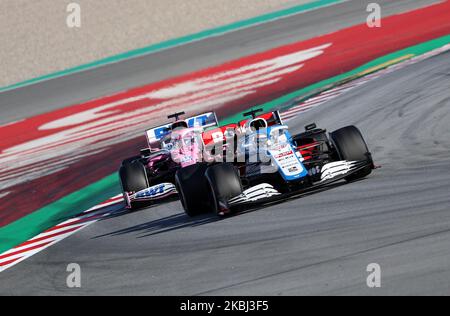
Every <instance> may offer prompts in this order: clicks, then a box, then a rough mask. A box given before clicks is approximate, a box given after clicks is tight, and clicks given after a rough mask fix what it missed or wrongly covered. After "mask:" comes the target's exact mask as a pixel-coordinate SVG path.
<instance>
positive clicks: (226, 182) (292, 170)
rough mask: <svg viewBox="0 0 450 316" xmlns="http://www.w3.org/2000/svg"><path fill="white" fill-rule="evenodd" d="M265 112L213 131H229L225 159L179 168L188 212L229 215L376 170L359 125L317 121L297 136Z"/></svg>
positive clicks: (177, 181)
mask: <svg viewBox="0 0 450 316" xmlns="http://www.w3.org/2000/svg"><path fill="white" fill-rule="evenodd" d="M260 112H261V110H256V111H251V112H249V113H246V114H245V116H251V119H248V120H244V121H242V122H239V123H237V124H231V125H229V126H225V127H222V128H220V129H216V130H212V131H211V132H210V134H216V137H215V139H216V140H218V139H220V137H217V133H219V134H220V131H222V132H223V131H224V130H225V132H224V133H223V134H222V135H223V139H224V140H226V143H225V144H224V145H223V146H222V144H219V147H223V148H224V154H223V158H224V161H223V162H214V163H208V162H203V163H197V164H193V165H190V166H188V167H186V168H183V169H179V170H177V172H176V174H175V184H176V188H177V191H178V192H179V195H180V200H181V203H182V206H183V208H184V210H185V212H186V214H187V215H189V216H195V215H198V214H201V213H205V212H215V213H216V214H217V215H219V216H223V215H227V214H230V213H231V212H232V211H233V210H234V209H235V208H237V207H238V206H251V205H255V204H257V205H260V204H264V203H267V202H275V201H278V200H283V199H286V198H288V197H290V196H293V195H297V194H301V193H306V192H310V191H314V190H317V189H321V188H324V187H325V186H327V185H329V184H331V183H334V182H336V181H340V180H346V181H354V180H358V179H361V178H364V177H366V176H368V175H369V174H370V173H371V172H372V170H373V169H374V168H375V166H374V162H373V159H372V155H371V153H370V152H369V150H368V148H367V145H366V142H365V141H364V139H363V137H362V135H361V133H360V131H359V130H358V129H357V128H356V127H354V126H348V127H344V128H341V129H339V130H337V131H334V132H332V133H330V134H327V131H326V130H324V129H319V128H317V126H316V124H311V125H308V126H306V128H305V131H304V132H303V133H301V134H298V135H295V136H291V134H290V133H289V130H288V126H286V125H284V124H283V122H282V119H281V117H280V114H279V113H278V112H273V113H267V114H263V115H260V116H258V115H257V114H258V113H260ZM204 138H205V136H204ZM217 143H220V142H217ZM219 150H220V149H219ZM230 152H233V155H230Z"/></svg>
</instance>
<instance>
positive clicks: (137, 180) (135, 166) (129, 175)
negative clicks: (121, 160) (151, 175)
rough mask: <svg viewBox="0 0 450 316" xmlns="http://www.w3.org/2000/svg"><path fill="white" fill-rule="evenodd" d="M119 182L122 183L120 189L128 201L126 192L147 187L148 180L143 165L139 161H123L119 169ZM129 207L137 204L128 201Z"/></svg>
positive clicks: (137, 190)
mask: <svg viewBox="0 0 450 316" xmlns="http://www.w3.org/2000/svg"><path fill="white" fill-rule="evenodd" d="M119 176H120V183H121V185H122V191H123V194H124V198H125V200H126V201H128V199H127V197H126V195H127V194H128V193H127V192H134V193H136V192H139V191H142V190H145V189H147V188H148V187H149V181H148V178H147V172H146V170H145V166H144V165H143V164H142V163H140V162H139V161H134V162H132V163H125V164H123V165H122V166H121V167H120V169H119ZM129 206H130V207H131V208H134V207H135V206H137V205H134V203H133V204H131V203H130V205H129Z"/></svg>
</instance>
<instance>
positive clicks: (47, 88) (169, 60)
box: [0, 0, 439, 124]
mask: <svg viewBox="0 0 450 316" xmlns="http://www.w3.org/2000/svg"><path fill="white" fill-rule="evenodd" d="M371 2H373V1H370V0H362V1H361V0H353V1H348V2H344V3H341V4H338V5H333V6H331V7H327V8H322V9H318V10H315V11H311V12H308V13H303V14H297V15H294V16H291V17H287V18H283V19H280V20H276V21H273V22H269V23H266V24H263V25H257V26H254V27H250V28H246V29H241V30H237V31H235V32H232V33H229V34H225V35H223V36H219V37H212V38H209V39H206V40H202V41H199V42H194V43H191V44H188V45H184V46H180V47H175V48H172V49H168V50H165V51H161V52H159V53H155V54H151V55H146V56H142V57H138V58H134V59H130V60H128V61H124V62H120V63H117V64H111V65H108V66H105V67H101V68H97V69H92V70H88V71H84V72H81V73H77V74H73V75H70V76H67V77H63V78H57V79H54V80H49V81H45V82H42V83H38V84H35V85H32V86H28V87H25V88H21V89H16V90H12V91H9V92H4V93H0V113H1V116H0V124H4V123H10V122H12V121H16V120H20V119H22V118H24V117H29V116H32V115H37V114H41V113H45V112H48V111H51V110H55V109H60V108H63V107H65V106H70V105H73V104H78V103H82V102H85V101H88V100H92V99H94V98H98V97H102V96H105V95H110V94H114V93H116V92H121V91H124V90H127V89H129V88H134V87H137V86H142V85H146V84H149V83H152V82H156V81H161V80H163V79H166V78H171V77H173V76H177V75H180V74H185V73H188V72H192V71H195V70H199V69H203V68H206V67H210V66H215V65H218V64H220V63H223V62H227V61H230V60H233V59H237V58H240V57H243V56H248V55H251V54H254V53H258V52H262V51H266V50H269V49H271V48H274V47H278V46H281V45H285V44H289V43H294V42H297V41H301V40H306V39H310V38H313V37H315V36H320V35H324V34H328V33H331V32H334V31H336V30H340V29H343V28H345V27H350V26H353V25H357V24H361V23H365V21H366V18H367V15H368V13H367V12H366V8H367V4H368V3H371ZM437 2H439V1H438V0H399V1H391V0H380V1H377V3H379V4H380V5H381V6H382V14H383V16H390V15H393V14H398V13H403V12H407V11H410V10H414V9H417V8H420V7H423V6H426V5H429V4H433V3H437Z"/></svg>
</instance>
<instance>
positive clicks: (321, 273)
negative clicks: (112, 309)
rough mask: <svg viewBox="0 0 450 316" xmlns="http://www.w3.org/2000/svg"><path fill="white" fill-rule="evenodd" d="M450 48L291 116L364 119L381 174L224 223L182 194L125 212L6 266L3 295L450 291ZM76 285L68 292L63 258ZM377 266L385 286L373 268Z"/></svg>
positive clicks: (303, 120)
mask: <svg viewBox="0 0 450 316" xmlns="http://www.w3.org/2000/svg"><path fill="white" fill-rule="evenodd" d="M449 58H450V54H449V53H446V54H443V55H440V56H437V57H433V58H431V59H429V60H426V61H423V62H420V63H418V64H416V65H411V66H408V67H407V68H404V69H402V70H399V71H397V72H394V73H391V74H388V75H385V76H383V77H381V78H379V79H376V80H374V81H372V82H369V83H367V84H366V85H364V86H361V87H359V88H356V89H355V90H352V91H350V92H348V93H346V94H344V95H342V96H340V97H338V98H336V99H334V100H331V101H329V102H328V103H325V104H324V105H322V106H321V107H318V108H316V109H314V110H312V111H310V112H307V113H306V114H303V115H302V116H301V117H300V118H298V119H296V120H294V121H292V122H291V123H290V125H291V126H295V128H294V131H300V126H303V125H305V124H307V123H310V122H312V121H316V122H317V123H318V124H319V125H320V126H324V127H328V128H330V130H333V129H336V128H339V127H341V126H345V125H348V124H355V125H357V126H358V127H359V128H360V129H361V130H362V131H363V133H364V134H365V137H366V138H367V141H368V143H369V146H370V148H371V150H372V151H373V153H374V157H375V160H376V162H377V164H380V165H382V167H383V168H382V169H379V170H377V171H376V172H374V174H373V175H372V176H370V177H369V178H368V179H365V180H363V181H360V182H357V183H352V184H347V185H342V186H337V187H333V188H330V189H329V190H326V191H324V192H320V193H317V194H314V195H309V196H306V197H303V198H301V199H296V200H291V201H286V202H284V203H282V204H279V205H274V206H270V207H267V208H262V209H259V210H252V211H249V212H246V213H243V214H239V215H237V216H234V217H231V218H227V219H224V220H217V219H216V217H215V216H203V217H200V218H196V219H189V218H188V217H186V216H185V215H184V214H183V212H182V210H181V206H180V203H179V202H172V203H168V204H166V205H162V206H158V207H154V208H150V209H147V210H142V211H138V212H134V213H126V214H124V215H121V216H117V217H114V218H110V219H106V220H104V221H101V222H98V223H96V224H94V225H92V226H89V227H88V228H86V229H85V230H83V231H81V232H80V233H78V234H76V235H74V236H72V237H70V238H68V239H66V240H64V241H63V242H61V243H59V244H57V245H56V246H54V247H52V248H50V249H48V250H46V251H44V252H42V253H40V254H38V255H36V256H35V257H33V258H31V259H30V260H28V261H25V262H24V263H22V264H20V265H18V266H16V267H14V268H12V269H11V270H7V271H6V272H4V273H2V274H1V275H0V293H2V294H24V293H25V294H68V295H71V294H82V295H85V294H124V295H127V294H151V295H170V294H171V295H199V294H200V295H279V294H280V295H309V294H320V295H322V294H324V295H325V294H331V295H341V294H342V295H347V294H349V295H350V294H352V295H353V294H356V295H360V294H367V295H379V294H387V295H394V294H395V295H397V294H398V295H410V294H411V295H413V294H449V293H450V267H449V265H448V262H450V211H449V208H450V196H449V194H448V188H449V186H450V174H449V172H448V170H449V168H450V155H449V150H450V139H449V138H448V135H449V132H450V131H449V129H450V113H449V111H448V109H449V107H450V91H449V90H448V87H449V86H450V63H449V62H448V61H449ZM72 262H75V263H78V264H80V265H81V267H82V288H81V289H78V290H72V289H68V288H67V287H66V283H65V280H66V277H67V272H66V271H65V269H66V267H67V264H69V263H72ZM370 263H378V264H380V265H381V268H382V288H381V289H369V288H368V287H367V286H366V277H367V272H366V267H367V265H368V264H370Z"/></svg>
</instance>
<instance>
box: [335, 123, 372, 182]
mask: <svg viewBox="0 0 450 316" xmlns="http://www.w3.org/2000/svg"><path fill="white" fill-rule="evenodd" d="M331 139H332V141H333V143H334V145H335V147H336V150H337V153H338V155H339V158H340V159H341V160H348V161H363V160H366V161H367V163H368V166H367V167H366V168H364V169H362V170H361V171H359V172H357V173H355V174H353V175H351V176H349V177H347V178H345V179H346V180H347V181H349V182H350V181H355V180H359V179H362V178H365V177H367V176H368V175H370V174H371V173H372V170H373V160H372V155H371V154H370V152H369V149H368V147H367V144H366V142H365V140H364V138H363V136H362V134H361V132H360V131H359V129H358V128H356V127H355V126H347V127H344V128H341V129H339V130H337V131H335V132H333V133H331Z"/></svg>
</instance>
